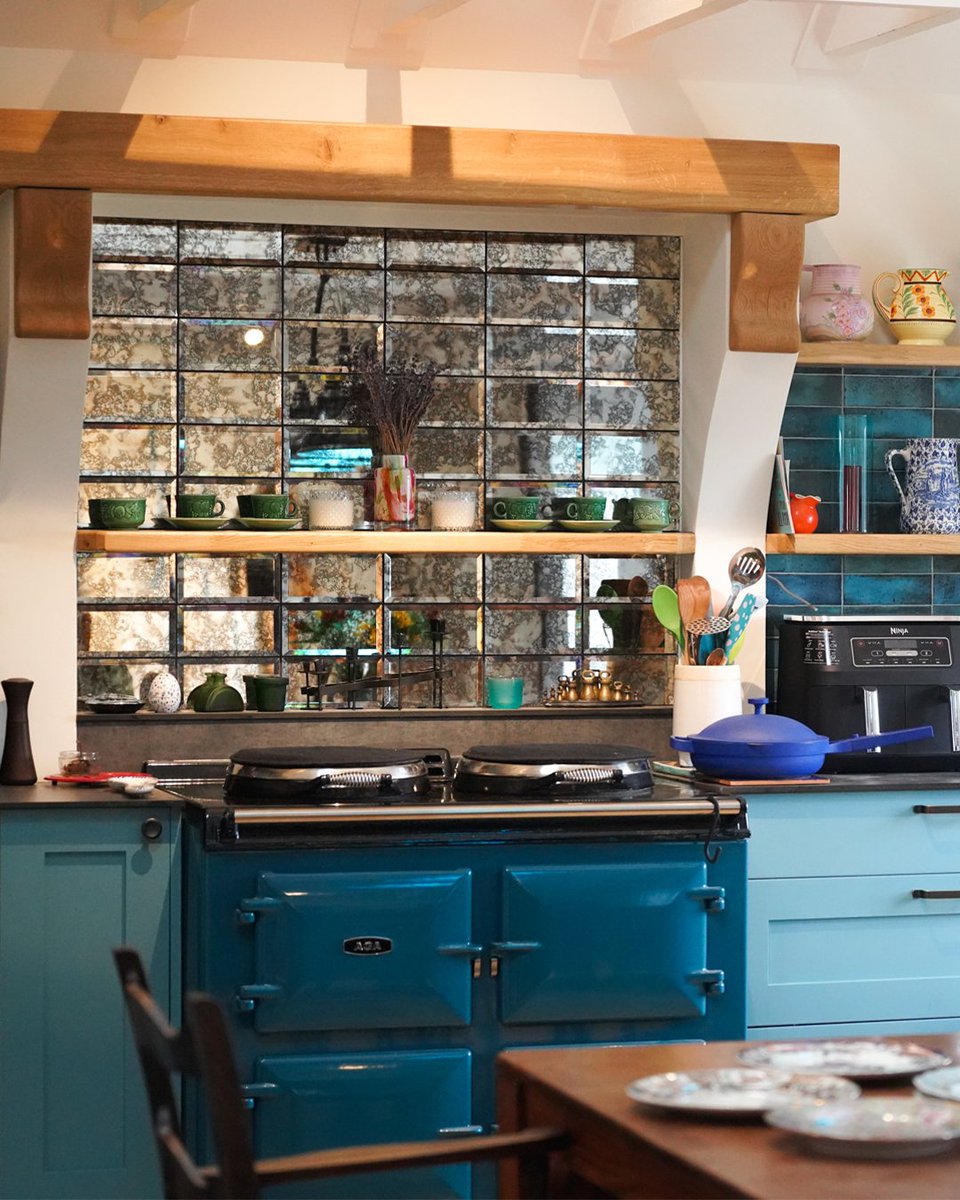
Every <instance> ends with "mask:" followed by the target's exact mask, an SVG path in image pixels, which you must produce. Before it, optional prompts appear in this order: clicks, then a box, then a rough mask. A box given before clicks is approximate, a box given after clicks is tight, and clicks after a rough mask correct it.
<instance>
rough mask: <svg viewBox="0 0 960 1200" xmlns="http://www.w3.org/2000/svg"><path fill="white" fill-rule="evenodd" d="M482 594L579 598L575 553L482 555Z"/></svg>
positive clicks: (532, 598) (547, 599)
mask: <svg viewBox="0 0 960 1200" xmlns="http://www.w3.org/2000/svg"><path fill="white" fill-rule="evenodd" d="M484 569H485V594H486V595H487V596H489V597H495V598H496V599H497V600H516V601H526V602H527V603H531V602H533V601H538V602H544V603H549V602H550V601H551V600H579V598H580V556H579V555H578V554H570V555H565V554H486V555H484Z"/></svg>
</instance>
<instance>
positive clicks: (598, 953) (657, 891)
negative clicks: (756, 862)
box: [494, 846, 708, 1022]
mask: <svg viewBox="0 0 960 1200" xmlns="http://www.w3.org/2000/svg"><path fill="white" fill-rule="evenodd" d="M705 884H706V864H705V863H704V860H703V855H702V852H701V851H700V847H699V846H696V847H694V848H693V849H692V850H691V861H685V860H684V859H683V858H682V857H681V858H678V859H677V860H674V861H665V862H656V863H631V864H626V865H614V864H604V865H602V866H600V865H598V866H577V867H534V868H527V867H524V868H507V869H506V870H504V872H503V941H502V942H501V943H499V945H498V946H495V947H494V953H495V954H496V955H497V956H498V957H499V960H500V962H499V975H500V1016H501V1019H502V1020H503V1021H504V1022H530V1021H602V1020H644V1019H651V1020H652V1019H659V1018H675V1017H679V1018H682V1017H698V1016H702V1015H703V1013H704V1011H705V997H704V990H703V976H702V975H700V974H699V973H700V972H702V971H703V970H704V969H705V967H706V966H707V964H706V962H705V956H706V942H707V925H706V923H707V920H708V916H707V914H706V911H705V907H704V901H703V897H702V895H698V894H697V889H699V888H701V887H703V886H704V885H705Z"/></svg>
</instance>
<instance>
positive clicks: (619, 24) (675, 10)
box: [609, 0, 743, 46]
mask: <svg viewBox="0 0 960 1200" xmlns="http://www.w3.org/2000/svg"><path fill="white" fill-rule="evenodd" d="M742 3H743V0H621V2H620V4H619V6H618V7H617V9H616V11H615V13H614V16H613V20H612V23H611V26H610V32H609V40H610V43H611V44H612V45H614V46H616V45H620V44H622V43H623V42H627V41H630V40H632V39H637V38H643V37H653V36H655V35H656V34H658V33H664V32H666V30H668V29H677V28H679V27H680V26H681V25H689V24H691V23H692V22H693V21H699V20H702V19H703V18H704V17H707V16H711V15H712V14H713V13H718V12H723V11H724V9H727V8H734V7H735V6H736V5H738V4H742Z"/></svg>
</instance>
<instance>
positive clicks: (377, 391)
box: [353, 345, 437, 454]
mask: <svg viewBox="0 0 960 1200" xmlns="http://www.w3.org/2000/svg"><path fill="white" fill-rule="evenodd" d="M353 365H354V372H355V374H356V375H357V376H358V377H359V379H360V380H361V382H362V383H363V385H364V386H363V387H362V388H358V389H357V394H356V397H355V399H356V412H357V417H358V419H359V420H361V421H362V422H364V424H366V425H369V426H370V428H371V429H372V430H373V431H374V432H375V433H376V436H377V439H378V441H379V443H380V452H381V453H382V454H408V453H409V451H410V445H411V443H412V441H413V435H414V432H415V431H416V428H417V426H418V425H419V424H420V421H421V420H422V418H423V414H424V413H425V412H426V410H427V407H428V406H429V404H430V401H431V399H432V398H433V392H434V380H435V379H436V375H437V368H436V366H435V365H434V364H433V363H424V362H422V361H421V360H420V359H418V358H400V357H394V358H392V359H391V360H390V363H389V365H386V366H385V365H384V364H383V362H382V361H381V359H380V356H379V354H378V353H377V352H376V350H374V349H373V348H372V347H371V346H369V345H368V346H361V347H360V348H359V349H358V350H357V352H356V354H355V355H354V359H353Z"/></svg>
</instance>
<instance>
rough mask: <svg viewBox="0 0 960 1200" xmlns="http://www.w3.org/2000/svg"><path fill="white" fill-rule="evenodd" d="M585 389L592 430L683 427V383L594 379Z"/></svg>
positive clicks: (588, 416) (588, 424) (588, 420)
mask: <svg viewBox="0 0 960 1200" xmlns="http://www.w3.org/2000/svg"><path fill="white" fill-rule="evenodd" d="M585 391H586V425H587V428H588V429H632V430H635V429H679V428H680V385H679V383H674V382H669V383H666V382H658V381H653V380H643V381H641V382H639V383H632V382H631V383H627V382H624V381H623V380H590V381H588V382H587V384H586V386H585Z"/></svg>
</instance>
